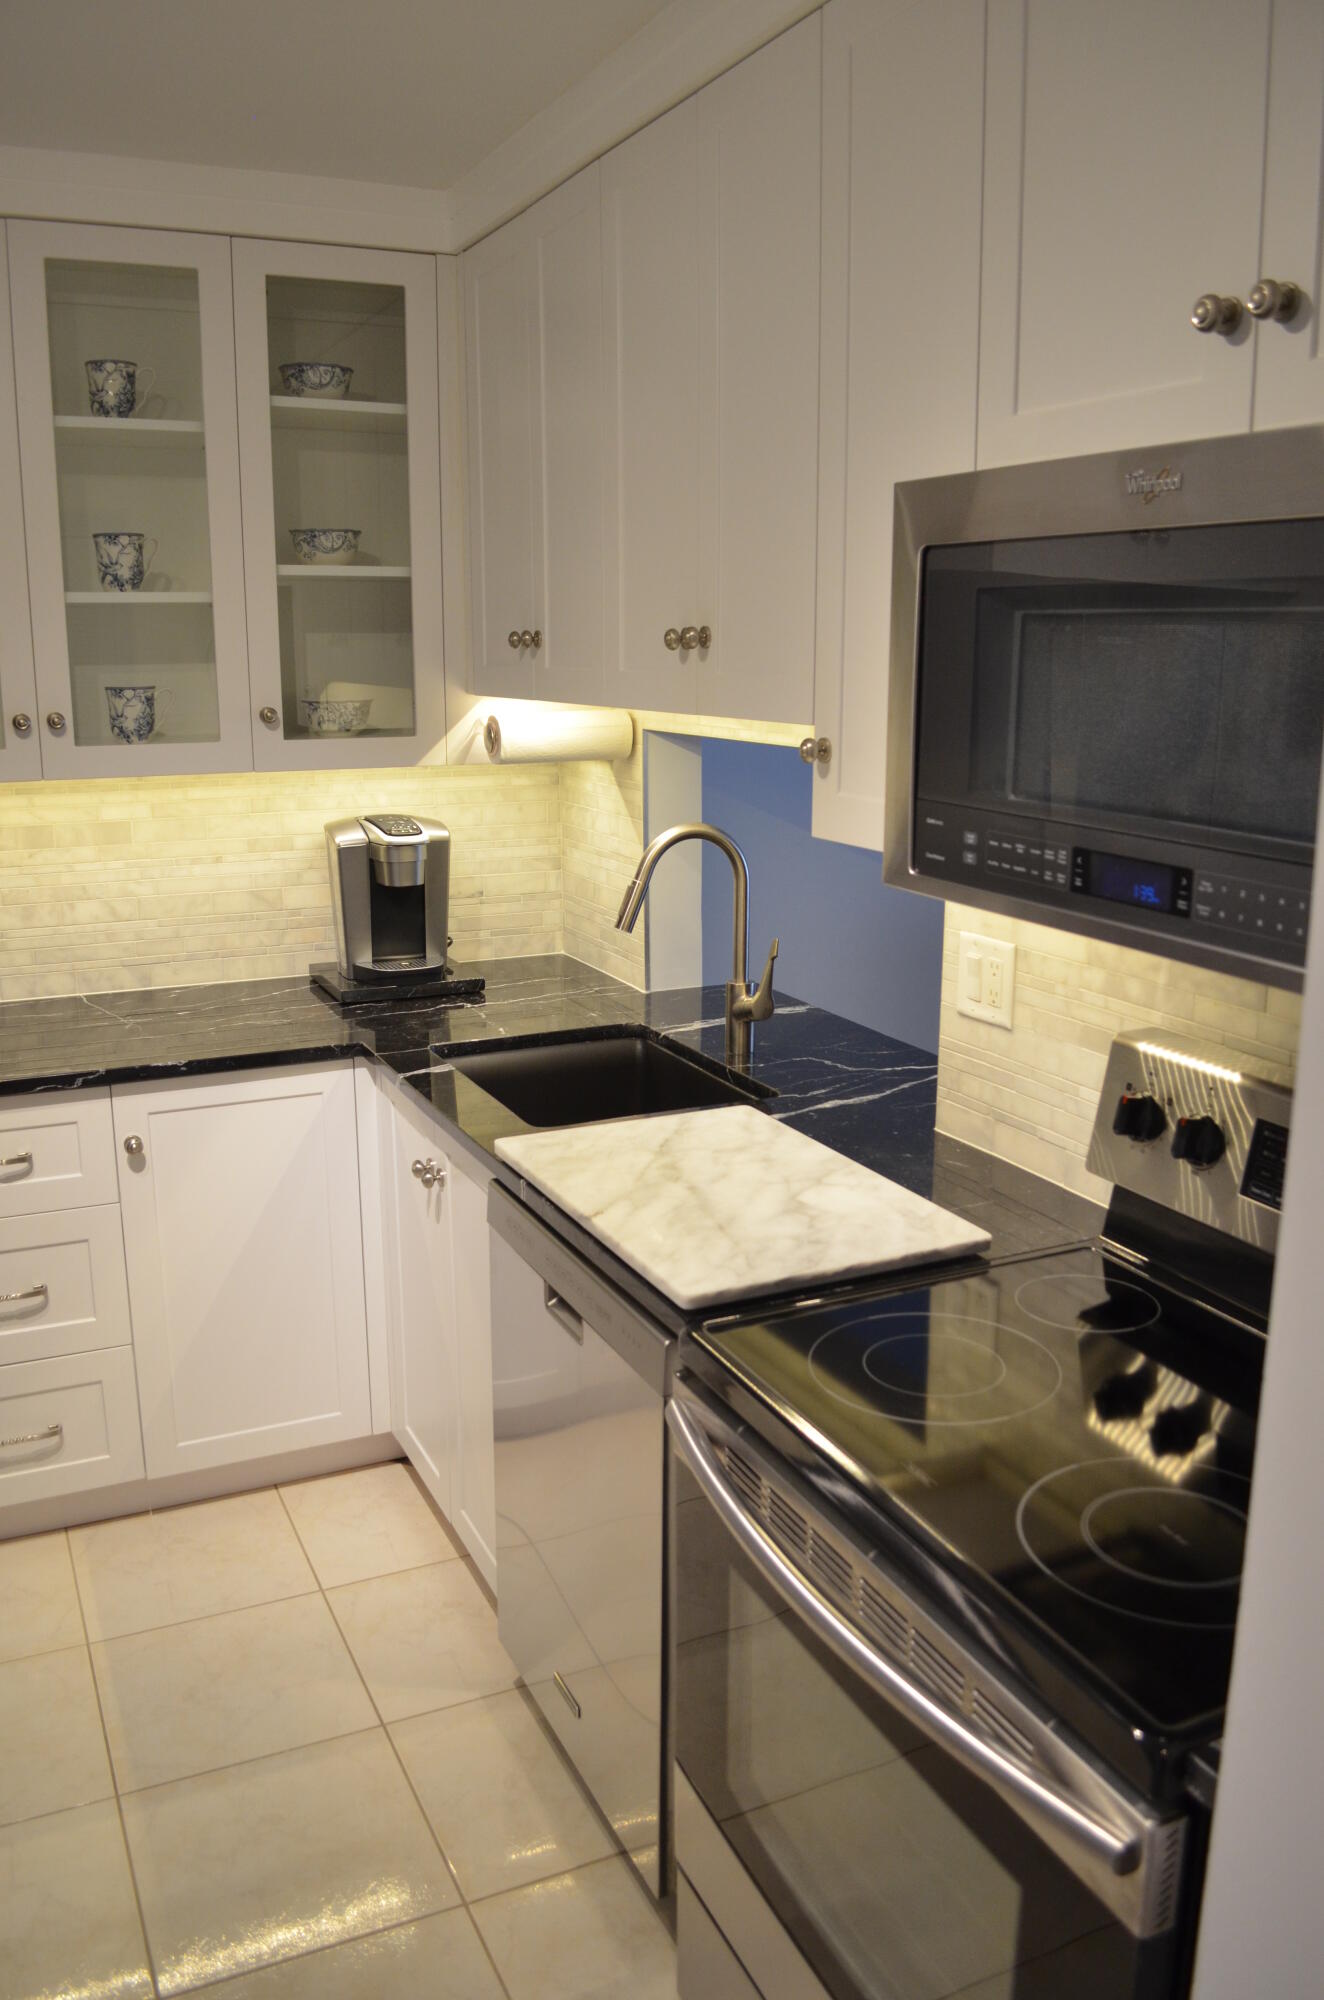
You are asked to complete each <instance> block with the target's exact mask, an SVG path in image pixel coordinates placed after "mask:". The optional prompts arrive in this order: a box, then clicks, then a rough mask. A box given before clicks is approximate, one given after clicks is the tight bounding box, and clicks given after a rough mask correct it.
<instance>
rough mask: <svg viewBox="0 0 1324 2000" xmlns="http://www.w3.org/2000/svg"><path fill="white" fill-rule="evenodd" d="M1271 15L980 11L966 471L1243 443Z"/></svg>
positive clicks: (1069, 2) (1071, 6)
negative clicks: (1205, 310) (1216, 301)
mask: <svg viewBox="0 0 1324 2000" xmlns="http://www.w3.org/2000/svg"><path fill="white" fill-rule="evenodd" d="M1306 4H1307V5H1308V4H1309V0H1306ZM1270 11H1271V0H1157V4H1156V0H1110V4H1109V5H1107V6H1100V5H1099V4H1098V0H989V14H988V79H987V93H986V100H985V103H986V124H985V153H984V162H985V178H984V239H983V302H982V313H981V344H980V380H979V437H978V459H979V464H980V465H981V466H984V465H999V464H1007V463H1012V462H1015V461H1019V460H1024V459H1037V458H1056V457H1058V456H1060V455H1069V454H1072V453H1076V452H1088V451H1103V450H1106V449H1109V448H1114V449H1115V448H1117V447H1119V446H1123V445H1132V444H1134V445H1143V444H1145V443H1146V442H1147V441H1148V442H1153V443H1161V442H1163V441H1164V440H1167V439H1174V438H1184V437H1206V436H1216V435H1218V434H1219V433H1221V432H1229V431H1244V430H1246V429H1247V428H1248V426H1249V423H1250V412H1251V371H1252V360H1253V355H1254V338H1253V335H1254V327H1253V323H1252V321H1251V320H1250V319H1249V317H1248V316H1245V315H1243V317H1242V320H1241V324H1240V326H1239V327H1238V328H1237V330H1236V332H1235V333H1233V334H1232V335H1231V336H1230V337H1229V336H1227V335H1224V334H1222V333H1219V332H1209V333H1197V332H1196V331H1195V329H1194V328H1193V327H1192V325H1191V321H1190V315H1191V310H1192V306H1193V305H1194V303H1195V301H1196V299H1197V298H1199V297H1201V296H1202V295H1204V294H1206V293H1212V294H1214V295H1216V296H1218V297H1237V298H1241V299H1244V298H1245V297H1246V291H1247V287H1248V286H1249V285H1251V284H1253V282H1254V278H1255V276H1256V275H1258V273H1257V268H1256V267H1257V263H1258V257H1259V245H1260V206H1261V197H1262V193H1263V188H1264V148H1265V80H1266V73H1267V66H1268V58H1269V24H1270ZM1315 88H1316V90H1318V71H1316V74H1315ZM1316 108H1317V109H1318V107H1316ZM1315 172H1316V178H1315V182H1314V184H1313V186H1312V188H1311V190H1310V198H1311V199H1312V201H1317V200H1318V194H1319V182H1318V166H1317V165H1316V170H1315ZM1297 254H1298V255H1299V254H1300V253H1299V252H1298V253H1297ZM1272 275H1277V274H1276V273H1274V274H1272ZM1285 275H1290V274H1285ZM903 304H904V306H905V307H908V308H909V309H911V310H915V309H918V308H919V306H920V305H921V304H922V300H920V299H918V298H912V297H911V294H910V287H909V286H908V285H907V286H906V288H905V300H904V302H903Z"/></svg>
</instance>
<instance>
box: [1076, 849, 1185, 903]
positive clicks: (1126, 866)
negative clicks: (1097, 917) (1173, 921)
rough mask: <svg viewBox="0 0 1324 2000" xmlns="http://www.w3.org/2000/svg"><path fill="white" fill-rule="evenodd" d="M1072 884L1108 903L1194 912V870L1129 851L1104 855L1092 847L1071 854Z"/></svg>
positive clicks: (1083, 893)
mask: <svg viewBox="0 0 1324 2000" xmlns="http://www.w3.org/2000/svg"><path fill="white" fill-rule="evenodd" d="M1071 886H1072V888H1073V889H1074V890H1075V891H1076V893H1077V895H1081V896H1097V897H1099V898H1100V900H1101V901H1103V902H1105V903H1126V904H1129V905H1130V907H1131V908H1132V909H1135V910H1154V911H1156V912H1158V913H1159V914H1160V915H1162V916H1168V917H1172V916H1177V917H1189V916H1190V914H1191V871H1190V869H1189V868H1173V867H1170V866H1169V865H1168V863H1167V862H1164V861H1138V860H1136V859H1135V858H1134V856H1132V855H1129V854H1104V853H1100V852H1099V851H1098V850H1097V849H1095V848H1092V847H1076V848H1073V849H1072V853H1071Z"/></svg>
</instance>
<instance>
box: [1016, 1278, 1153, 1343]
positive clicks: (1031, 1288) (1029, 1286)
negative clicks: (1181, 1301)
mask: <svg viewBox="0 0 1324 2000" xmlns="http://www.w3.org/2000/svg"><path fill="white" fill-rule="evenodd" d="M1101 1290H1102V1296H1101V1295H1100V1293H1101ZM1073 1291H1076V1292H1079V1294H1080V1303H1079V1305H1077V1306H1075V1307H1072V1306H1071V1304H1070V1300H1071V1295H1072V1292H1073ZM1041 1292H1046V1293H1047V1294H1048V1295H1049V1297H1050V1299H1051V1295H1052V1294H1053V1293H1054V1292H1057V1293H1059V1294H1062V1295H1064V1298H1065V1304H1066V1310H1067V1312H1068V1313H1069V1315H1070V1316H1069V1317H1068V1318H1063V1317H1062V1316H1061V1314H1060V1313H1059V1315H1058V1317H1057V1318H1054V1317H1053V1315H1052V1313H1051V1312H1037V1311H1036V1310H1035V1307H1034V1305H1032V1304H1031V1303H1030V1301H1029V1297H1027V1294H1028V1295H1031V1296H1034V1295H1037V1294H1038V1293H1041ZM1122 1293H1127V1294H1128V1295H1129V1294H1134V1299H1133V1300H1131V1299H1128V1300H1127V1301H1122V1300H1121V1297H1120V1295H1121V1294H1122ZM1142 1301H1143V1303H1142ZM1016 1303H1017V1305H1018V1306H1019V1307H1020V1309H1021V1311H1022V1312H1023V1313H1025V1314H1026V1316H1027V1317H1028V1318H1030V1319H1037V1320H1038V1322H1039V1324H1040V1326H1054V1327H1057V1328H1059V1329H1060V1330H1061V1331H1062V1332H1064V1333H1078V1332H1079V1331H1080V1316H1081V1313H1082V1312H1084V1311H1085V1310H1086V1309H1087V1308H1089V1307H1091V1306H1098V1307H1102V1306H1105V1305H1118V1304H1121V1305H1122V1316H1120V1317H1118V1318H1113V1317H1112V1316H1111V1315H1110V1316H1109V1317H1108V1318H1107V1319H1106V1320H1101V1321H1100V1322H1099V1331H1101V1332H1104V1333H1119V1334H1128V1333H1139V1332H1140V1331H1141V1330H1142V1329H1143V1328H1144V1327H1147V1326H1153V1324H1154V1322H1155V1321H1156V1320H1159V1319H1161V1318H1162V1317H1163V1308H1162V1306H1161V1305H1160V1304H1159V1302H1158V1300H1157V1299H1156V1298H1155V1297H1154V1294H1153V1293H1152V1292H1151V1291H1149V1290H1148V1289H1147V1287H1146V1286H1144V1285H1137V1284H1134V1283H1133V1282H1132V1281H1131V1280H1130V1279H1129V1278H1109V1279H1106V1280H1105V1279H1103V1278H1096V1277H1094V1276H1093V1275H1092V1273H1089V1272H1085V1271H1059V1272H1051V1271H1041V1272H1040V1273H1039V1274H1038V1275H1037V1276H1036V1277H1032V1278H1027V1279H1026V1280H1025V1283H1024V1284H1023V1285H1022V1286H1021V1287H1020V1289H1019V1290H1018V1291H1017V1293H1016Z"/></svg>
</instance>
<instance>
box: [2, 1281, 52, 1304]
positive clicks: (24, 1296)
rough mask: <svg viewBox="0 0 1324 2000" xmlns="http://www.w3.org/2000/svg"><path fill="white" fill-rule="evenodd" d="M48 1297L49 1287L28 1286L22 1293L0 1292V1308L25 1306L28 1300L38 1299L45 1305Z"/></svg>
mask: <svg viewBox="0 0 1324 2000" xmlns="http://www.w3.org/2000/svg"><path fill="white" fill-rule="evenodd" d="M50 1295H51V1288H50V1286H49V1285H29V1286H28V1288H27V1290H26V1291H24V1292H0V1306H18V1305H25V1304H26V1303H27V1301H28V1300H29V1299H40V1300H41V1302H42V1304H43V1305H45V1303H46V1301H47V1299H48V1298H49V1297H50Z"/></svg>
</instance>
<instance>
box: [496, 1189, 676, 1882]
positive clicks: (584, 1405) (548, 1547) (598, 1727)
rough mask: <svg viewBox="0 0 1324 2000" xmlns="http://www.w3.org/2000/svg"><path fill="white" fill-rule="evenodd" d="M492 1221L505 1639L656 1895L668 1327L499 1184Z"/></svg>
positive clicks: (665, 1776) (662, 1876)
mask: <svg viewBox="0 0 1324 2000" xmlns="http://www.w3.org/2000/svg"><path fill="white" fill-rule="evenodd" d="M488 1221H489V1222H490V1224H491V1260H492V1373H493V1417H494V1427H495V1437H496V1510H497V1606H498V1617H499V1622H500V1631H501V1640H502V1644H503V1645H504V1646H505V1648H506V1650H507V1652H508V1653H509V1654H510V1656H511V1658H512V1659H513V1660H514V1662H515V1664H516V1666H517V1667H518V1668H519V1671H520V1674H521V1676H522V1677H523V1680H524V1683H525V1685H526V1687H527V1688H528V1690H529V1692H530V1693H531V1694H532V1696H533V1698H534V1699H535V1701H536V1702H537V1703H538V1705H539V1707H540V1708H541V1710H542V1712H543V1714H544V1715H545V1716H546V1718H547V1720H548V1722H549V1723H550V1724H551V1726H552V1728H553V1729H554V1730H555V1732H556V1734H557V1736H558V1737H559V1738H560V1740H561V1743H562V1744H563V1745H564V1747H565V1749H566V1751H567V1752H568V1754H569V1756H570V1757H571V1759H572V1760H573V1762H574V1764H575V1767H576V1769H577V1770H578V1771H579V1773H580V1776H581V1777H582V1778H583V1780H584V1783H585V1784H586V1785H587V1786H588V1789H589V1791H590V1792H591V1793H592V1794H593V1797H594V1798H595V1799H596V1800H597V1803H598V1805H599V1807H600V1808H601V1810H602V1812H603V1813H604V1814H605V1815H606V1817H607V1819H608V1820H609V1821H610V1822H611V1825H612V1826H613V1827H614V1829H615V1831H616V1836H617V1838H618V1840H619V1841H620V1843H621V1846H622V1847H623V1848H624V1850H625V1852H626V1853H627V1854H628V1855H629V1857H630V1859H631V1860H632V1861H633V1862H634V1865H635V1867H636V1868H637V1869H638V1871H639V1873H640V1875H641V1876H642V1877H643V1879H644V1881H645V1882H646V1883H647V1884H648V1886H649V1888H650V1889H651V1890H652V1892H653V1894H654V1895H655V1896H662V1895H664V1894H665V1893H666V1892H667V1890H668V1888H669V1886H670V1881H671V1852H670V1849H671V1837H670V1820H671V1772H670V1762H671V1744H670V1732H669V1730H668V1728H667V1725H666V1716H667V1708H666V1699H667V1688H666V1686H665V1674H664V1658H665V1655H664V1650H663V1639H664V1633H663V1577H664V1574H665V1571H664V1560H663V1557H664V1552H663V1533H664V1529H663V1523H664V1518H665V1516H664V1481H665V1467H666V1448H665V1431H664V1426H663V1405H664V1401H665V1398H666V1395H667V1391H668V1387H669V1383H670V1373H671V1363H672V1356H673V1353H674V1348H675V1343H674V1340H673V1339H672V1338H671V1336H670V1335H668V1334H667V1333H665V1332H664V1331H663V1330H662V1329H661V1328H659V1327H657V1326H655V1325H654V1324H653V1323H652V1321H650V1320H648V1319H647V1318H645V1317H644V1316H643V1315H642V1314H641V1313H640V1312H639V1311H638V1310H637V1309H636V1308H635V1307H634V1306H633V1305H632V1304H631V1303H630V1302H629V1301H628V1300H627V1299H625V1298H623V1297H622V1296H621V1294H620V1293H619V1292H617V1291H616V1290H615V1289H614V1288H613V1287H612V1286H611V1285H609V1284H608V1283H607V1282H606V1281H605V1280H604V1279H602V1278H601V1277H599V1276H598V1274H597V1273H596V1272H595V1271H593V1270H592V1269H591V1268H590V1267H589V1266H588V1265H587V1264H586V1263H585V1262H584V1261H583V1259H582V1258H580V1257H578V1256H577V1255H576V1254H575V1253H574V1252H573V1251H571V1250H570V1249H568V1248H567V1246H566V1245H565V1244H564V1243H563V1242H562V1241H561V1240H560V1238H559V1237H557V1236H555V1235H554V1234H553V1233H552V1231H551V1230H550V1229H547V1228H545V1227H544V1226H543V1224H542V1223H541V1222H539V1221H537V1220H536V1219H535V1218H534V1217H533V1216H531V1215H530V1214H529V1212H528V1210H527V1209H525V1208H522V1207H521V1206H520V1204H519V1203H518V1202H517V1201H516V1200H515V1199H514V1198H513V1196H511V1195H510V1194H509V1193H507V1191H506V1190H505V1189H504V1188H502V1187H501V1186H500V1185H499V1184H498V1183H494V1184H493V1187H492V1190H491V1194H490V1195H489V1198H488Z"/></svg>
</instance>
